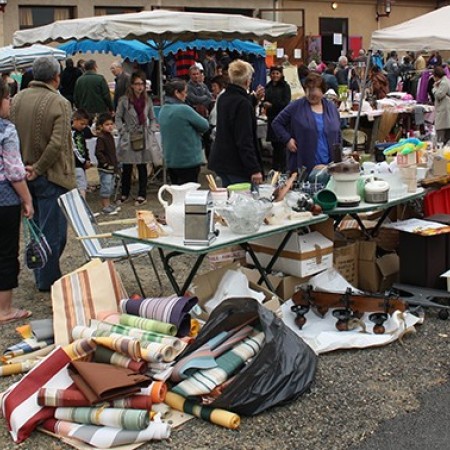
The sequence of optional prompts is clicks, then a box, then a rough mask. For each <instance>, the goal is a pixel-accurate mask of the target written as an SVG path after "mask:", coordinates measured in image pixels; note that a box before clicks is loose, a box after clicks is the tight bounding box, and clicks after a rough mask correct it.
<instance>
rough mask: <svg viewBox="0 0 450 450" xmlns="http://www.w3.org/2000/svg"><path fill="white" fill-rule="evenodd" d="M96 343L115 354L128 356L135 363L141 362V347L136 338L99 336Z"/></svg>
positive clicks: (95, 339) (95, 340)
mask: <svg viewBox="0 0 450 450" xmlns="http://www.w3.org/2000/svg"><path fill="white" fill-rule="evenodd" d="M94 342H95V343H96V344H98V345H101V346H103V347H107V348H109V349H110V350H112V351H114V352H118V353H121V354H122V355H125V356H128V358H131V359H132V360H134V361H140V360H141V345H140V343H139V340H138V339H136V338H130V337H126V336H107V337H106V336H104V337H102V336H98V337H95V338H94Z"/></svg>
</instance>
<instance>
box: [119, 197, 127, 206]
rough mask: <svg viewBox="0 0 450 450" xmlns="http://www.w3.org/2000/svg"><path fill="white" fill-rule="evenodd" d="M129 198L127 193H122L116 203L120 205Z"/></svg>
mask: <svg viewBox="0 0 450 450" xmlns="http://www.w3.org/2000/svg"><path fill="white" fill-rule="evenodd" d="M128 200H129V197H128V195H122V196H121V197H120V198H119V200H117V204H118V205H122V204H123V203H126V202H127V201H128Z"/></svg>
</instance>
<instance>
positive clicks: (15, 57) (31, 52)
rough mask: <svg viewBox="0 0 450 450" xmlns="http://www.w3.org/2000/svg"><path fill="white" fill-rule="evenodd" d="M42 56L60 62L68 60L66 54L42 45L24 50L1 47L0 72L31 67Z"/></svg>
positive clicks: (9, 46) (10, 46)
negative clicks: (52, 57)
mask: <svg viewBox="0 0 450 450" xmlns="http://www.w3.org/2000/svg"><path fill="white" fill-rule="evenodd" d="M40 56H54V57H55V58H56V59H57V60H58V61H63V60H64V59H66V52H65V51H63V50H59V49H57V48H53V47H49V46H47V45H40V44H36V45H31V46H30V47H24V48H14V47H13V46H12V45H8V46H6V47H0V71H1V72H7V71H10V70H14V69H21V68H24V67H29V66H31V65H33V62H34V60H35V59H36V58H39V57H40Z"/></svg>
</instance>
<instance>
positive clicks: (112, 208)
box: [102, 205, 119, 216]
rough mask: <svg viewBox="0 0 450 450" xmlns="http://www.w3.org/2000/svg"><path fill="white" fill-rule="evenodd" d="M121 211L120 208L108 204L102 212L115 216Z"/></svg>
mask: <svg viewBox="0 0 450 450" xmlns="http://www.w3.org/2000/svg"><path fill="white" fill-rule="evenodd" d="M118 212H119V209H118V208H117V207H116V206H114V205H109V206H106V207H105V208H103V209H102V213H103V214H106V215H108V216H113V215H115V214H117V213H118Z"/></svg>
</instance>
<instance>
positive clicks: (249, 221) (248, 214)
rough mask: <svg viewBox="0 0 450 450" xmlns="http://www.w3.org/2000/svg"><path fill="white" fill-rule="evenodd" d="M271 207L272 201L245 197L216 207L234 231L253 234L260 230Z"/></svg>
mask: <svg viewBox="0 0 450 450" xmlns="http://www.w3.org/2000/svg"><path fill="white" fill-rule="evenodd" d="M271 208H272V203H270V202H264V201H259V200H254V199H252V198H245V199H243V200H239V199H238V200H237V201H235V202H233V203H228V204H226V205H224V206H220V207H216V211H217V213H218V214H220V215H221V216H222V217H223V218H224V219H225V221H226V222H227V224H228V226H229V228H230V230H231V231H232V232H233V233H235V234H251V233H256V232H257V231H258V230H259V228H260V227H261V225H262V224H263V223H264V218H265V217H266V215H267V214H268V212H269V211H270V209H271Z"/></svg>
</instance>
